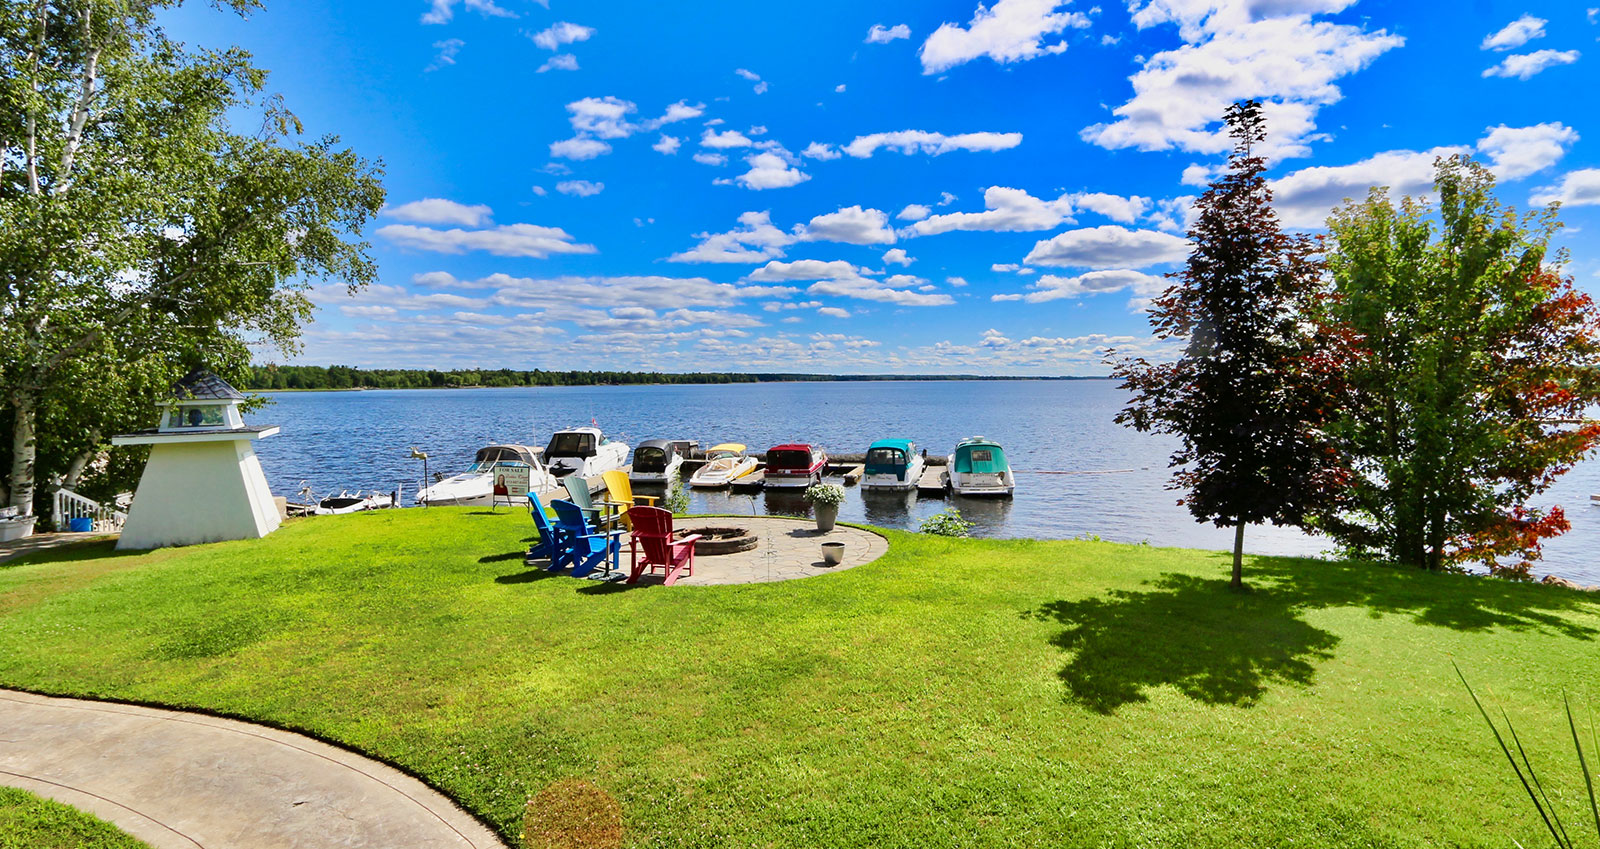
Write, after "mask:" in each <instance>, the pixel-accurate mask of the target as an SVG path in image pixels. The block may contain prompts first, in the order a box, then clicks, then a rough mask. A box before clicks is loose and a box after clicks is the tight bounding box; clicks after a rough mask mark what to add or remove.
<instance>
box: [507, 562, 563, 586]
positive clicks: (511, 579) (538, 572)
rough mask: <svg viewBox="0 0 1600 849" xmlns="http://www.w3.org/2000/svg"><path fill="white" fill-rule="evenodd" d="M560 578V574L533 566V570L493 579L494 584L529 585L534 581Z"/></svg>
mask: <svg viewBox="0 0 1600 849" xmlns="http://www.w3.org/2000/svg"><path fill="white" fill-rule="evenodd" d="M560 576H561V573H560V572H552V571H550V570H549V569H546V568H544V567H543V566H534V567H533V568H530V569H528V570H527V571H526V572H517V573H515V574H512V575H500V576H498V577H496V578H495V579H494V582H495V583H497V584H531V583H533V582H534V581H542V580H544V579H545V578H556V577H560Z"/></svg>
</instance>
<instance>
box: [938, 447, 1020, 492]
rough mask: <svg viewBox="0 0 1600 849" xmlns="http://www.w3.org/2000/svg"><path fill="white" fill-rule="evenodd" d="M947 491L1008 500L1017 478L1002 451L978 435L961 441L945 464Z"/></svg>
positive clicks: (1015, 486) (1013, 490) (1014, 489)
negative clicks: (947, 479) (947, 478)
mask: <svg viewBox="0 0 1600 849" xmlns="http://www.w3.org/2000/svg"><path fill="white" fill-rule="evenodd" d="M945 466H946V473H947V474H948V475H949V476H950V491H951V492H953V493H955V494H956V495H968V496H989V497H999V498H1010V497H1011V496H1013V495H1015V494H1016V491H1017V479H1016V476H1015V475H1013V474H1012V472H1011V464H1010V463H1008V462H1006V452H1005V449H1003V448H1001V447H1000V444H999V443H997V442H994V441H992V440H989V439H985V438H984V437H981V436H969V437H967V438H966V439H963V440H961V443H960V444H959V445H957V446H956V450H955V453H953V454H951V455H950V457H949V458H948V460H947V461H946V463H945Z"/></svg>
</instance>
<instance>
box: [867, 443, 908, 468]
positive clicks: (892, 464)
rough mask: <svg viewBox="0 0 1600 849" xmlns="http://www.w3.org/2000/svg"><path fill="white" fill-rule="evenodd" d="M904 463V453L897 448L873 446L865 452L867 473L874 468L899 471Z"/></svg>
mask: <svg viewBox="0 0 1600 849" xmlns="http://www.w3.org/2000/svg"><path fill="white" fill-rule="evenodd" d="M905 464H906V453H905V452H904V451H901V450H900V449H898V448H874V449H872V450H871V451H868V452H867V473H868V474H871V473H872V471H873V470H874V469H882V470H884V471H886V472H895V471H899V470H900V467H901V466H904V465H905Z"/></svg>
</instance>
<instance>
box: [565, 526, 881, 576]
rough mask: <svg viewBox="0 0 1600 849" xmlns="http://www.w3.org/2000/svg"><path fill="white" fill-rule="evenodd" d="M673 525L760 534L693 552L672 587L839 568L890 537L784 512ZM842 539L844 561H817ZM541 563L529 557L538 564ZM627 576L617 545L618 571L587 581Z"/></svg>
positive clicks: (868, 557) (874, 552)
mask: <svg viewBox="0 0 1600 849" xmlns="http://www.w3.org/2000/svg"><path fill="white" fill-rule="evenodd" d="M672 524H673V526H674V527H676V528H680V529H690V528H694V527H695V526H697V525H698V526H705V527H730V526H738V527H741V528H748V529H750V530H751V531H753V532H754V533H756V534H757V535H759V536H760V537H761V541H760V543H759V544H757V545H756V547H755V548H754V549H752V550H750V551H741V552H738V553H736V554H719V555H704V554H696V555H695V558H694V574H693V575H684V576H683V577H681V578H679V579H678V583H677V584H676V586H680V587H684V586H711V585H719V584H763V583H770V582H773V581H792V580H795V579H797V578H810V577H813V576H816V575H827V574H831V573H834V572H843V571H844V570H846V569H853V568H855V567H857V566H860V565H863V564H866V563H871V562H872V561H874V560H877V559H878V558H879V557H882V556H883V555H884V553H885V552H887V551H888V550H889V541H888V540H886V539H884V538H883V537H881V536H879V535H877V534H875V533H873V532H871V531H863V530H861V529H859V528H847V527H845V526H844V525H836V526H835V527H834V529H833V530H831V531H829V532H828V533H825V534H819V533H817V528H816V523H815V522H813V521H812V520H810V519H790V518H785V517H783V516H731V517H730V516H717V517H714V518H713V517H707V518H696V517H690V518H679V519H674V520H673V523H672ZM825 542H842V543H844V562H842V563H840V564H839V565H838V566H828V565H826V564H825V563H823V561H822V543H825ZM544 562H545V561H542V560H538V561H534V563H535V564H536V565H543V564H544ZM627 577H628V544H627V541H626V539H624V541H623V544H622V570H621V573H620V574H619V573H616V572H613V573H611V574H610V575H606V574H604V573H600V572H596V573H595V574H593V575H591V576H589V578H587V579H586V580H593V581H597V582H617V583H620V582H622V581H624V580H626V579H627ZM660 583H661V573H659V572H657V573H656V574H655V575H645V576H644V577H642V578H640V579H639V583H638V584H637V586H646V585H659V584H660Z"/></svg>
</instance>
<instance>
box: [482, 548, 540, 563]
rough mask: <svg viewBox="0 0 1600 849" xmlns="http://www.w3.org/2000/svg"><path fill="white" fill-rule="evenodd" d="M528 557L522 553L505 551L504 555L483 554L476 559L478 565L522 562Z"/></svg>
mask: <svg viewBox="0 0 1600 849" xmlns="http://www.w3.org/2000/svg"><path fill="white" fill-rule="evenodd" d="M527 556H528V555H527V553H526V552H522V551H507V552H505V553H504V554H485V555H484V556H482V557H480V558H478V562H479V563H504V562H506V561H507V560H522V559H523V558H526V557H527Z"/></svg>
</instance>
